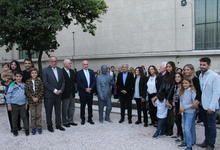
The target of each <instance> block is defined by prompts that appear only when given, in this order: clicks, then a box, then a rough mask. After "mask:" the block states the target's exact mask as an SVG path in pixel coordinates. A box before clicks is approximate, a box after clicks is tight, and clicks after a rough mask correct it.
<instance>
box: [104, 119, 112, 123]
mask: <svg viewBox="0 0 220 150" xmlns="http://www.w3.org/2000/svg"><path fill="white" fill-rule="evenodd" d="M105 121H107V122H110V123H112V122H113V121H111V119H105Z"/></svg>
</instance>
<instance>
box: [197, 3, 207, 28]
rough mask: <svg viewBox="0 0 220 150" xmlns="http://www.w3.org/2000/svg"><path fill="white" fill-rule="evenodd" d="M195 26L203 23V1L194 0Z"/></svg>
mask: <svg viewBox="0 0 220 150" xmlns="http://www.w3.org/2000/svg"><path fill="white" fill-rule="evenodd" d="M195 15H196V24H198V23H205V0H195Z"/></svg>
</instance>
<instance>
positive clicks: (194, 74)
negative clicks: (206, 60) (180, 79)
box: [183, 64, 196, 80]
mask: <svg viewBox="0 0 220 150" xmlns="http://www.w3.org/2000/svg"><path fill="white" fill-rule="evenodd" d="M186 67H188V68H189V69H190V70H192V72H193V73H192V75H191V76H186V75H185V73H184V71H183V76H184V77H187V78H191V80H192V79H193V78H194V77H195V76H196V72H195V68H194V66H193V65H192V64H186V65H185V66H184V67H183V70H184V69H185V68H186Z"/></svg>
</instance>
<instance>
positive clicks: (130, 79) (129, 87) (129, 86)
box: [117, 72, 134, 99]
mask: <svg viewBox="0 0 220 150" xmlns="http://www.w3.org/2000/svg"><path fill="white" fill-rule="evenodd" d="M117 88H118V95H119V96H128V99H132V98H133V94H134V76H133V74H132V73H130V72H128V75H127V78H126V81H125V85H124V83H123V73H122V72H120V73H119V74H118V77H117ZM122 90H125V91H127V94H123V93H121V91H122Z"/></svg>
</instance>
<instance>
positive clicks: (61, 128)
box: [56, 126, 65, 131]
mask: <svg viewBox="0 0 220 150" xmlns="http://www.w3.org/2000/svg"><path fill="white" fill-rule="evenodd" d="M56 129H58V130H60V131H65V129H64V128H63V127H62V126H56Z"/></svg>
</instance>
